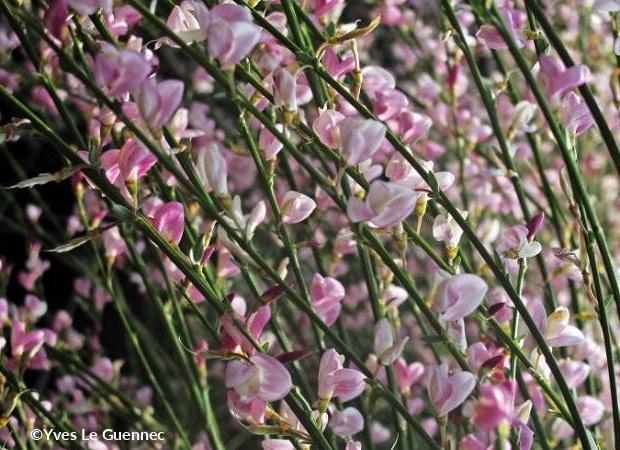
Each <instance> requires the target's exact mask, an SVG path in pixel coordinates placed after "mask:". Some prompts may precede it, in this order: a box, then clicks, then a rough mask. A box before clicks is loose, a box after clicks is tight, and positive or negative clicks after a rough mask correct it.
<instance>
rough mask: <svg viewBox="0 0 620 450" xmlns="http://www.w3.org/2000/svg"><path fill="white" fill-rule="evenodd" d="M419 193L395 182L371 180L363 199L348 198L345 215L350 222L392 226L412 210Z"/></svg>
mask: <svg viewBox="0 0 620 450" xmlns="http://www.w3.org/2000/svg"><path fill="white" fill-rule="evenodd" d="M418 196H419V194H418V193H416V192H414V191H412V190H411V189H409V188H407V187H404V186H401V185H399V184H395V183H388V182H385V181H373V182H372V184H371V185H370V189H369V191H368V194H367V195H366V199H365V200H364V201H362V200H360V199H358V198H357V197H351V198H349V202H348V203H347V215H348V216H349V219H350V220H351V222H354V223H357V222H368V223H369V225H370V226H372V227H375V228H387V227H393V226H395V225H397V224H398V223H400V222H402V221H403V220H405V219H406V218H407V217H409V215H410V214H411V213H412V212H413V210H414V208H415V205H416V202H417V198H418Z"/></svg>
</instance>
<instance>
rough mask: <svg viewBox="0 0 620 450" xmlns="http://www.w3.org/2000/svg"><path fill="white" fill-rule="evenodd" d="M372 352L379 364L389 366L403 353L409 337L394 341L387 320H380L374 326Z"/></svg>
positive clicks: (390, 326) (394, 337) (394, 338)
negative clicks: (373, 351)
mask: <svg viewBox="0 0 620 450" xmlns="http://www.w3.org/2000/svg"><path fill="white" fill-rule="evenodd" d="M374 334H375V337H374V350H375V354H376V355H377V357H378V358H379V363H380V364H381V365H383V366H389V365H391V364H392V363H394V361H396V360H397V359H398V358H399V357H400V354H401V353H402V352H403V348H404V347H405V344H406V343H407V342H408V341H409V336H405V337H403V338H401V339H396V336H395V335H394V334H395V333H394V330H393V329H392V325H391V324H390V321H389V320H388V319H385V318H384V319H381V320H379V321H378V322H377V324H376V325H375V330H374Z"/></svg>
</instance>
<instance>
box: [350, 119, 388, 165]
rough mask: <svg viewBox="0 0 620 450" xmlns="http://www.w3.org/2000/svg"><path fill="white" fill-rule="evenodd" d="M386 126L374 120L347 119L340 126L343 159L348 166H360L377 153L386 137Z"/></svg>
mask: <svg viewBox="0 0 620 450" xmlns="http://www.w3.org/2000/svg"><path fill="white" fill-rule="evenodd" d="M385 131H386V129H385V125H383V124H382V123H381V122H377V121H376V120H372V119H364V118H362V117H347V118H346V119H344V120H343V121H342V123H341V124H340V143H341V146H342V158H343V159H344V160H345V161H346V163H347V165H349V166H354V165H357V164H360V163H362V162H364V161H366V160H367V159H370V158H372V156H373V155H374V154H375V153H377V151H378V150H379V148H380V147H381V144H382V143H383V138H384V137H385Z"/></svg>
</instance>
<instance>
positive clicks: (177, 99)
mask: <svg viewBox="0 0 620 450" xmlns="http://www.w3.org/2000/svg"><path fill="white" fill-rule="evenodd" d="M183 88H184V85H183V82H182V81H179V80H165V81H162V82H161V83H157V82H156V81H155V80H154V79H152V78H149V79H148V80H147V81H146V82H145V83H142V84H141V85H140V88H139V89H138V90H137V92H136V94H135V97H136V102H137V104H138V109H139V111H140V114H141V115H142V118H143V119H144V121H145V122H146V124H147V125H148V127H149V128H150V129H151V130H160V129H161V128H162V127H163V126H164V125H166V124H168V122H170V119H172V116H173V115H174V113H175V111H176V110H177V109H178V107H179V105H180V104H181V99H182V98H183Z"/></svg>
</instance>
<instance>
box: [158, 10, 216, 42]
mask: <svg viewBox="0 0 620 450" xmlns="http://www.w3.org/2000/svg"><path fill="white" fill-rule="evenodd" d="M197 10H200V11H201V13H202V14H201V13H197ZM205 12H206V7H205V6H204V5H202V4H201V3H198V2H194V1H187V0H186V1H183V2H182V3H181V5H175V6H174V8H172V11H171V12H170V15H169V16H168V20H167V21H166V25H167V26H168V28H170V29H171V30H172V31H174V33H175V34H177V35H178V36H179V37H180V38H181V39H182V40H183V42H185V43H186V44H189V43H191V42H194V41H204V40H205V38H206V37H207V35H206V32H205V30H203V29H201V27H200V23H199V22H198V19H197V16H198V15H204V14H205ZM162 44H167V45H169V46H171V47H178V45H177V44H176V43H175V42H174V41H173V40H172V39H170V38H168V37H164V38H161V39H158V40H157V43H156V44H155V48H156V49H157V48H159V47H160V46H161V45H162Z"/></svg>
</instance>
